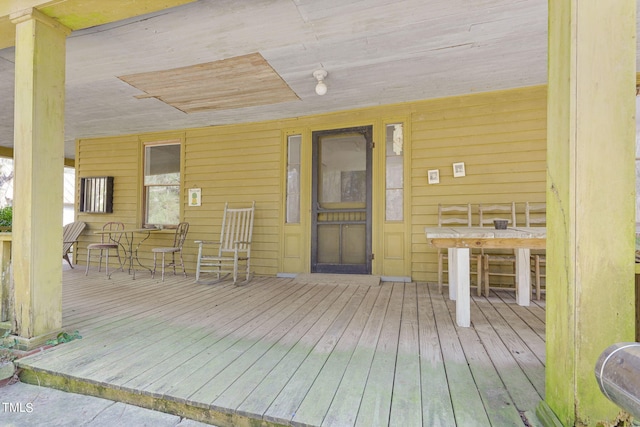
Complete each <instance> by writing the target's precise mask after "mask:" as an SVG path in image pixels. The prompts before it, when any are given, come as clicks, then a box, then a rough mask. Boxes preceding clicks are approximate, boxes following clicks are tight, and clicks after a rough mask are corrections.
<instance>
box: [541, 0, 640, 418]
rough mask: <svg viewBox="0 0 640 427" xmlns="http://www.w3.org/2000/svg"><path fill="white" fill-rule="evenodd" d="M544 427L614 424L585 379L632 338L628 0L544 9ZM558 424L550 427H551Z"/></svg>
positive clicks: (632, 13) (612, 410)
mask: <svg viewBox="0 0 640 427" xmlns="http://www.w3.org/2000/svg"><path fill="white" fill-rule="evenodd" d="M548 3H549V70H548V73H549V86H548V134H547V216H548V218H547V298H546V299H547V309H546V316H547V335H546V339H547V359H546V396H545V401H544V402H542V403H541V404H540V405H539V407H538V411H537V413H538V415H539V417H540V418H541V420H542V421H543V423H544V424H545V425H551V424H553V422H554V418H555V417H557V418H555V422H557V421H560V422H561V423H562V424H563V425H565V426H573V425H577V426H582V425H590V426H592V425H600V423H602V425H615V422H613V421H614V420H615V419H616V418H617V417H618V416H619V414H620V412H621V410H620V409H619V408H618V407H617V406H615V405H614V404H613V403H611V402H610V401H609V400H608V399H606V398H605V397H604V395H603V394H602V393H601V392H600V390H599V388H598V385H597V383H596V379H595V376H594V368H595V364H596V361H597V359H598V357H599V355H600V354H601V353H602V351H603V350H604V349H605V348H606V347H608V346H609V345H611V344H613V343H615V342H622V341H634V330H635V326H634V322H635V316H634V313H635V311H634V301H635V298H634V232H635V230H634V205H635V203H634V194H635V167H634V153H635V121H634V114H635V99H634V95H635V81H636V79H635V73H636V37H635V36H636V1H635V0H616V1H613V2H610V1H598V0H588V1H585V0H563V1H549V2H548ZM556 425H557V424H556Z"/></svg>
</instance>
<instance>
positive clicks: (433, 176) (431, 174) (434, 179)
mask: <svg viewBox="0 0 640 427" xmlns="http://www.w3.org/2000/svg"><path fill="white" fill-rule="evenodd" d="M427 177H428V179H429V184H439V183H440V170H439V169H431V170H430V171H428V172H427Z"/></svg>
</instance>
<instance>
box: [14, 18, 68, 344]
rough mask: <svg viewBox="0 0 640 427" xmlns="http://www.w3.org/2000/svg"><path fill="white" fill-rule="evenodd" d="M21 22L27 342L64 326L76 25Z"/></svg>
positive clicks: (22, 286)
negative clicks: (69, 53) (67, 134)
mask: <svg viewBox="0 0 640 427" xmlns="http://www.w3.org/2000/svg"><path fill="white" fill-rule="evenodd" d="M10 18H11V20H12V22H13V23H14V24H16V64H15V74H16V76H15V79H16V81H15V123H14V125H15V131H14V165H15V188H14V194H15V195H16V196H15V200H14V205H13V229H12V231H13V233H12V234H13V251H12V257H13V259H12V262H13V273H14V292H15V293H14V295H15V299H14V318H13V323H14V325H13V326H14V331H13V332H14V333H16V334H17V335H18V341H19V342H20V346H21V347H33V346H37V345H40V344H41V343H43V342H44V341H46V340H47V339H48V338H49V337H50V336H51V335H54V334H56V333H57V332H59V331H60V329H61V327H62V258H61V248H62V209H63V171H64V95H65V53H66V49H65V43H66V36H67V35H68V34H69V33H70V30H69V29H68V28H66V27H64V26H62V25H60V24H59V23H58V22H56V21H55V20H53V19H51V18H49V17H48V16H46V15H44V14H43V13H41V12H39V11H38V10H36V9H27V10H24V11H22V12H19V13H16V14H13V15H11V16H10Z"/></svg>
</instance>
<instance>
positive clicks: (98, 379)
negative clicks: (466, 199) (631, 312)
mask: <svg viewBox="0 0 640 427" xmlns="http://www.w3.org/2000/svg"><path fill="white" fill-rule="evenodd" d="M446 295H447V293H446V291H445V292H444V294H440V293H438V292H437V287H436V286H435V285H433V286H432V285H427V284H425V283H418V284H416V283H382V284H381V285H380V286H375V287H370V286H358V285H347V284H318V285H311V284H300V283H295V282H294V281H293V280H292V279H283V278H273V277H272V278H267V277H258V278H255V279H254V280H253V281H252V282H250V283H249V284H248V285H245V286H240V287H236V286H231V285H230V284H224V283H221V284H218V285H214V286H209V285H198V284H194V283H193V278H186V279H185V278H184V277H182V276H179V275H178V276H171V275H170V276H168V277H167V278H166V279H165V282H164V283H163V282H161V281H159V280H157V279H153V280H152V279H150V277H148V275H145V274H138V276H137V277H136V280H132V277H131V276H130V275H128V274H127V273H126V271H125V272H124V273H122V272H117V273H114V274H113V276H112V278H111V279H107V278H106V277H105V276H104V275H103V274H98V273H96V272H91V273H90V274H89V276H86V277H85V276H84V272H83V271H79V269H75V270H72V271H65V273H64V286H63V327H64V329H65V330H75V329H78V330H79V331H80V333H81V334H82V335H83V337H84V338H83V339H81V340H76V341H73V342H71V343H67V344H64V345H61V346H58V347H56V348H54V349H51V350H48V351H45V352H41V353H39V354H37V355H34V356H31V357H28V358H25V359H21V363H22V364H23V365H24V366H25V367H26V368H28V369H31V370H32V371H33V372H34V373H36V375H37V373H38V372H43V374H44V373H56V375H59V376H60V377H61V378H65V379H68V380H74V381H75V380H78V381H83V382H86V384H87V386H83V387H89V385H94V386H96V387H100V390H104V388H110V389H113V390H115V391H118V392H126V393H128V396H134V397H129V399H135V396H147V399H149V398H151V399H161V400H163V401H170V402H174V403H172V405H187V406H186V407H189V408H195V409H194V410H201V411H205V412H202V413H199V414H200V415H198V416H199V417H201V419H205V420H206V419H207V417H208V416H210V417H211V418H209V419H210V420H211V421H212V422H213V419H215V420H216V422H217V423H218V424H219V425H224V424H220V423H221V420H223V422H226V421H224V420H231V421H228V422H229V423H231V422H232V420H233V419H234V418H225V416H227V415H228V416H229V417H237V416H240V417H248V418H255V419H261V420H263V422H266V423H267V424H268V423H269V422H276V423H281V424H287V425H296V426H323V427H332V426H356V425H358V426H367V427H369V426H408V425H411V426H414V425H415V426H419V425H422V426H454V425H458V426H467V425H474V426H484V425H486V426H513V425H524V423H523V422H522V421H521V420H520V413H521V412H529V413H530V412H533V411H534V409H535V407H536V405H537V403H538V401H539V400H540V398H541V397H540V396H542V395H543V394H544V345H545V344H544V321H543V319H544V301H541V302H535V303H533V302H532V305H531V306H530V307H521V306H518V305H517V304H516V303H515V299H514V297H513V292H508V291H505V292H503V291H494V292H492V295H491V296H490V297H489V298H485V297H473V298H472V304H471V316H472V327H471V328H459V327H457V326H456V325H455V303H454V302H452V301H449V300H448V298H447V296H446ZM83 389H84V388H83ZM100 393H101V392H100ZM145 402H146V403H145ZM140 404H144V405H149V401H148V400H146V401H144V402H141V403H140ZM161 406H162V404H161ZM183 409H184V408H183ZM207 414H209V415H207ZM210 414H223V415H215V416H214V415H210ZM224 414H227V415H224Z"/></svg>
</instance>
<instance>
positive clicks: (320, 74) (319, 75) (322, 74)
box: [313, 70, 327, 96]
mask: <svg viewBox="0 0 640 427" xmlns="http://www.w3.org/2000/svg"><path fill="white" fill-rule="evenodd" d="M313 77H315V78H316V80H318V84H317V85H316V93H317V94H318V95H320V96H322V95H324V94H326V93H327V85H326V84H325V83H324V79H325V78H326V77H327V72H326V71H325V70H316V71H314V72H313Z"/></svg>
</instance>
